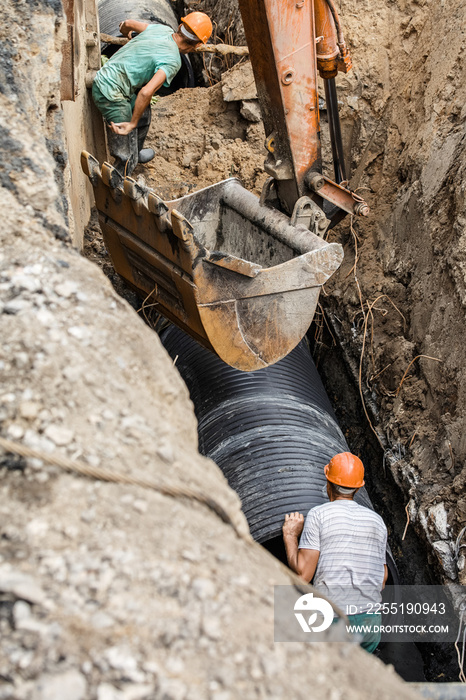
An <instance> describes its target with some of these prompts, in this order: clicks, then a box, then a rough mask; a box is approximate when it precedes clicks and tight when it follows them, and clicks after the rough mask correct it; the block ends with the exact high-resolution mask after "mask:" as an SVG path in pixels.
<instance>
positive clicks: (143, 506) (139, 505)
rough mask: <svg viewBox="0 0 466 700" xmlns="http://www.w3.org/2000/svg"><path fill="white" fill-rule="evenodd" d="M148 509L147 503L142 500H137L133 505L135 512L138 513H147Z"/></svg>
mask: <svg viewBox="0 0 466 700" xmlns="http://www.w3.org/2000/svg"><path fill="white" fill-rule="evenodd" d="M147 507H148V506H147V501H143V500H142V499H141V498H138V499H136V500H135V501H134V503H133V508H134V510H137V511H138V513H145V512H146V511H147Z"/></svg>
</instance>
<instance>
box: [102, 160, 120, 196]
mask: <svg viewBox="0 0 466 700" xmlns="http://www.w3.org/2000/svg"><path fill="white" fill-rule="evenodd" d="M102 182H103V183H104V185H107V187H110V189H112V190H114V189H116V188H117V187H119V188H121V187H122V185H123V177H122V175H121V174H120V173H119V172H118V170H116V168H114V167H113V165H110V163H104V164H103V165H102Z"/></svg>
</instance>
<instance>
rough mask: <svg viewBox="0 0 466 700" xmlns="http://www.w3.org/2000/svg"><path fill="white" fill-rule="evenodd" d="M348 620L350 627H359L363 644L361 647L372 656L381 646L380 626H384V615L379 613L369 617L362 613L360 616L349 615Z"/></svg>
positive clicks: (361, 643)
mask: <svg viewBox="0 0 466 700" xmlns="http://www.w3.org/2000/svg"><path fill="white" fill-rule="evenodd" d="M348 620H349V622H350V625H353V627H359V628H360V632H359V634H361V635H362V638H363V639H362V642H360V646H361V647H362V648H363V649H365V650H366V651H368V652H369V654H372V653H373V652H374V651H375V650H376V649H377V647H378V646H379V644H380V625H381V624H382V615H380V614H379V613H377V614H375V615H367V614H365V613H361V614H360V615H348Z"/></svg>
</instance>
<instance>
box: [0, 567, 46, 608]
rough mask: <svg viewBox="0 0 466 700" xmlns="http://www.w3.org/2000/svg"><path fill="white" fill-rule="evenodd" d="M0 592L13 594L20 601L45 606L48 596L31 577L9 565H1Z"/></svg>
mask: <svg viewBox="0 0 466 700" xmlns="http://www.w3.org/2000/svg"><path fill="white" fill-rule="evenodd" d="M0 591H2V592H3V593H13V595H15V596H16V597H17V598H19V599H20V600H26V601H28V602H29V603H35V604H37V605H44V604H45V603H46V595H45V593H44V591H43V590H42V588H41V587H40V586H39V585H38V584H37V583H36V582H35V581H34V579H33V578H32V577H31V576H27V575H26V574H23V573H22V572H20V571H17V570H16V569H13V567H11V566H10V565H9V564H3V565H0Z"/></svg>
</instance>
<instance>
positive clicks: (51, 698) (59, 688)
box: [31, 670, 87, 700]
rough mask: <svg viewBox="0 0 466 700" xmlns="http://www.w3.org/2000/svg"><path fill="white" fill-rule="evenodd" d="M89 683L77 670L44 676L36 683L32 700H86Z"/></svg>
mask: <svg viewBox="0 0 466 700" xmlns="http://www.w3.org/2000/svg"><path fill="white" fill-rule="evenodd" d="M86 695H87V683H86V679H85V677H84V676H83V675H82V673H79V671H76V670H70V671H65V672H64V673H58V674H56V675H51V674H50V675H48V674H47V675H44V676H42V677H41V678H39V680H37V681H36V683H35V685H34V688H33V690H32V694H31V700H64V699H65V698H66V700H85V699H86Z"/></svg>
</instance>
